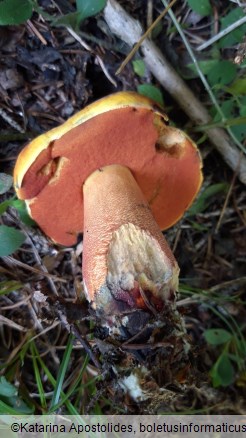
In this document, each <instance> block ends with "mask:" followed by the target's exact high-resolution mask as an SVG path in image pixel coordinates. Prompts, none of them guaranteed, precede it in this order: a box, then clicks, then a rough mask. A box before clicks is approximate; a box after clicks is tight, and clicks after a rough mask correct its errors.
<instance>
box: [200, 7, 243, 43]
mask: <svg viewBox="0 0 246 438" xmlns="http://www.w3.org/2000/svg"><path fill="white" fill-rule="evenodd" d="M244 23H246V16H245V17H242V18H240V19H239V20H237V21H235V23H232V24H230V26H228V27H227V28H226V29H223V30H221V31H220V32H219V33H217V35H214V36H213V37H212V38H210V39H209V40H207V41H205V43H203V44H201V45H200V46H198V47H197V48H196V50H198V51H201V50H204V49H206V48H207V47H209V46H211V45H212V44H213V43H215V42H216V41H218V40H220V39H221V38H223V37H224V36H225V35H227V34H228V33H230V32H232V31H233V30H234V29H237V27H239V26H242V24H244Z"/></svg>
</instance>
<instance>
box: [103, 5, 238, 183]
mask: <svg viewBox="0 0 246 438" xmlns="http://www.w3.org/2000/svg"><path fill="white" fill-rule="evenodd" d="M104 17H105V20H106V22H107V24H108V26H109V28H110V29H111V32H112V33H115V34H116V35H117V36H118V37H119V38H120V39H122V40H123V41H125V42H126V43H127V44H129V45H130V46H133V45H134V44H135V43H137V42H138V41H139V39H140V38H141V35H142V33H143V31H142V27H141V25H140V23H139V22H138V21H137V20H135V19H133V18H132V17H131V16H130V15H129V14H127V13H126V12H125V10H124V9H123V8H122V7H121V6H120V5H119V4H118V3H117V2H116V1H115V0H108V1H107V5H106V7H105V9H104ZM141 52H142V56H143V59H144V61H145V63H146V64H147V66H148V68H149V70H150V71H151V72H152V74H153V75H154V76H155V77H156V78H157V80H158V81H159V82H160V84H161V85H162V86H163V87H164V89H166V90H167V91H168V92H169V93H170V94H171V95H172V97H173V98H174V99H175V100H176V101H177V102H178V103H179V105H180V107H181V108H182V109H183V110H184V111H185V112H186V114H187V115H188V116H189V117H190V119H191V120H193V121H194V122H195V123H196V124H198V125H201V124H207V123H209V122H210V121H211V118H210V115H209V113H208V111H207V110H206V108H204V106H203V105H202V104H201V102H200V101H199V100H198V99H197V98H196V97H195V96H194V94H193V93H192V91H191V90H190V89H189V87H188V86H187V85H186V84H185V82H184V81H183V80H182V79H181V78H180V77H179V76H178V75H177V73H176V71H175V69H174V68H173V67H172V66H171V65H170V64H169V63H168V61H167V60H166V59H165V58H164V56H163V54H162V53H161V52H160V50H159V49H158V48H157V47H156V46H155V44H154V43H153V42H152V41H150V40H148V39H145V40H144V41H143V43H142V45H141ZM207 135H208V137H209V139H210V141H211V143H212V144H213V145H214V146H215V147H216V149H217V150H218V151H219V152H220V153H221V155H222V156H223V158H224V160H225V161H226V163H227V164H228V165H229V166H230V167H231V168H232V169H233V170H234V171H235V170H236V168H237V166H238V162H239V158H240V151H239V150H238V148H237V147H236V146H235V145H234V144H233V142H232V141H231V140H230V138H228V135H227V134H226V132H225V131H224V130H223V129H220V128H213V129H210V130H209V131H208V132H207ZM238 177H239V178H240V180H241V181H242V182H243V183H245V184H246V158H245V157H242V160H241V163H240V166H239V170H238Z"/></svg>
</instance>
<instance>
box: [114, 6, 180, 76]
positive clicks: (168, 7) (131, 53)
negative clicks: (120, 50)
mask: <svg viewBox="0 0 246 438" xmlns="http://www.w3.org/2000/svg"><path fill="white" fill-rule="evenodd" d="M176 1H177V0H172V1H171V3H170V5H168V6H167V7H166V8H165V9H164V11H163V12H162V13H161V14H160V15H159V16H158V17H157V19H156V20H155V21H154V22H153V23H152V24H151V26H150V27H149V28H148V29H147V30H146V32H144V34H143V35H142V36H141V38H140V39H139V41H138V42H137V44H136V45H135V46H134V47H133V49H132V50H131V51H130V53H129V54H128V55H127V57H126V59H125V60H124V61H123V62H122V64H121V66H120V67H119V68H118V70H117V71H116V74H117V75H119V74H120V73H121V72H122V70H123V68H125V66H126V64H128V62H129V61H130V60H131V59H132V57H133V56H134V55H135V53H136V52H137V51H138V49H139V47H140V46H141V44H142V42H143V41H144V40H145V39H146V38H147V37H148V36H149V35H151V32H152V30H153V29H154V28H155V26H156V25H157V24H158V23H159V22H160V21H161V20H162V18H163V17H164V16H165V15H166V13H167V12H168V10H169V9H170V8H171V7H172V6H173V5H174V3H175V2H176Z"/></svg>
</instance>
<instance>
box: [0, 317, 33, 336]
mask: <svg viewBox="0 0 246 438" xmlns="http://www.w3.org/2000/svg"><path fill="white" fill-rule="evenodd" d="M0 322H1V323H2V324H5V325H7V326H8V327H10V328H12V329H15V330H19V331H20V332H26V331H27V329H26V328H24V327H22V326H21V325H20V324H16V322H14V321H12V320H11V319H9V318H6V317H5V316H3V315H0Z"/></svg>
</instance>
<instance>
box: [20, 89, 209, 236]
mask: <svg viewBox="0 0 246 438" xmlns="http://www.w3.org/2000/svg"><path fill="white" fill-rule="evenodd" d="M166 122H167V116H166V115H165V114H164V113H163V112H162V111H161V110H160V108H159V107H157V105H156V104H155V103H154V102H152V101H151V100H150V99H148V98H146V97H144V96H140V95H138V94H137V93H134V92H119V93H115V94H113V95H110V96H107V97H105V98H103V99H101V100H99V101H97V102H94V103H92V104H91V105H89V106H87V107H86V108H85V109H83V110H82V111H80V112H79V113H77V114H75V115H74V116H72V117H71V118H70V119H68V120H67V121H66V122H65V123H64V124H62V125H61V126H59V127H57V128H54V129H52V130H51V131H49V132H47V133H45V134H42V135H40V136H39V137H37V138H36V139H34V140H33V141H32V142H31V143H29V144H28V145H27V146H26V147H25V148H24V149H23V150H22V151H21V153H20V155H19V157H18V159H17V162H16V166H15V169H14V185H15V189H16V193H17V195H18V197H19V198H20V199H25V201H26V204H27V207H28V210H29V213H30V215H31V217H32V218H33V219H34V220H35V221H36V222H37V223H38V224H39V226H40V227H41V228H42V229H43V231H44V232H45V233H46V234H47V235H48V236H49V237H51V238H52V239H53V240H54V241H55V242H57V243H60V244H62V245H73V244H75V243H76V241H77V235H78V234H79V233H81V232H83V217H84V214H83V190H82V187H83V183H84V182H85V180H86V179H87V178H88V176H89V175H90V174H91V173H92V172H94V171H95V170H96V169H98V168H100V167H103V166H106V165H110V164H121V165H124V166H126V167H128V168H129V169H130V170H131V172H132V174H133V176H134V178H135V179H136V181H137V183H138V185H139V186H140V188H141V190H142V192H143V194H144V196H145V198H146V200H147V201H148V202H149V205H150V207H151V210H152V212H153V215H154V217H155V219H156V221H157V223H158V225H159V226H160V228H161V229H162V230H164V229H166V228H168V227H170V226H172V225H173V224H174V223H175V222H177V221H178V220H179V219H180V217H182V215H183V213H184V211H185V210H186V209H187V208H188V207H189V206H190V205H191V203H192V202H193V199H194V198H195V196H196V194H197V192H198V191H199V188H200V186H201V183H202V172H201V168H202V162H201V157H200V154H199V151H198V149H197V147H196V145H195V144H194V143H193V142H192V140H191V139H190V138H189V137H187V136H186V135H185V134H184V133H183V132H182V131H180V130H179V129H177V128H173V127H169V126H168V125H167V124H166ZM98 190H99V191H100V187H98ZM95 215H96V211H95Z"/></svg>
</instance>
